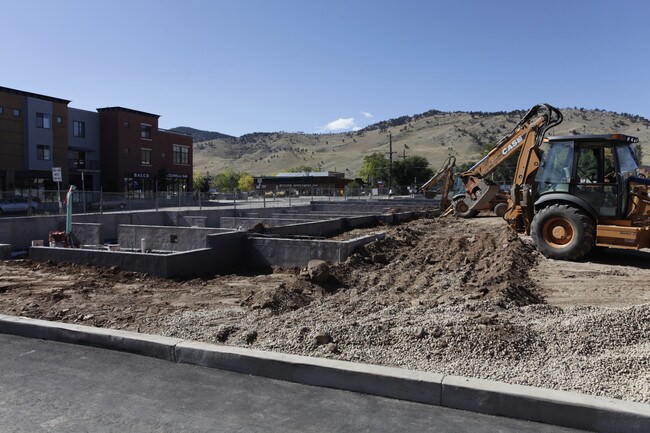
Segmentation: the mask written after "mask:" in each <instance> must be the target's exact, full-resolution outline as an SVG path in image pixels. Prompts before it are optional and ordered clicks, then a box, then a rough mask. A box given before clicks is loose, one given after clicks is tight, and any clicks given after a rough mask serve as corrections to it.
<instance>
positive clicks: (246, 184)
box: [237, 173, 255, 192]
mask: <svg viewBox="0 0 650 433" xmlns="http://www.w3.org/2000/svg"><path fill="white" fill-rule="evenodd" d="M237 188H238V189H239V190H240V191H244V192H249V191H253V190H254V189H255V181H254V180H253V176H251V175H250V174H247V173H244V174H242V175H241V177H240V178H239V181H238V182H237Z"/></svg>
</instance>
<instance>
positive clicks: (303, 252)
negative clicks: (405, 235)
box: [246, 233, 386, 267]
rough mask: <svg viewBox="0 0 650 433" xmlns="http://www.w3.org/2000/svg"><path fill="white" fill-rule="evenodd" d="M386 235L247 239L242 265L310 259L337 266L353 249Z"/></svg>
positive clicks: (291, 263) (284, 263)
mask: <svg viewBox="0 0 650 433" xmlns="http://www.w3.org/2000/svg"><path fill="white" fill-rule="evenodd" d="M385 236H386V235H385V234H384V233H379V234H376V235H371V236H364V237H362V238H357V239H352V240H349V241H327V240H322V241H320V240H302V239H270V238H255V237H253V238H250V239H249V240H248V247H247V250H248V253H247V254H246V264H247V265H249V266H253V267H265V266H300V267H302V266H306V265H307V263H309V261H310V260H312V259H320V260H325V261H328V262H330V263H340V262H342V261H344V260H345V259H347V258H348V257H349V256H350V255H352V253H354V250H355V249H356V248H358V247H359V246H361V245H366V244H369V243H371V242H374V241H376V240H378V239H383V238H384V237H385Z"/></svg>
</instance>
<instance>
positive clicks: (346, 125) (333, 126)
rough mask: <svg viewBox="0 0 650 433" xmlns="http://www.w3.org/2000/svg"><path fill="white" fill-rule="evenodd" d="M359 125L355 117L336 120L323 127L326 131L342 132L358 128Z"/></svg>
mask: <svg viewBox="0 0 650 433" xmlns="http://www.w3.org/2000/svg"><path fill="white" fill-rule="evenodd" d="M356 127H357V124H356V123H354V117H348V118H347V119H336V120H333V121H331V122H330V123H328V124H327V125H325V126H324V127H323V129H324V130H326V131H342V130H345V129H353V128H356Z"/></svg>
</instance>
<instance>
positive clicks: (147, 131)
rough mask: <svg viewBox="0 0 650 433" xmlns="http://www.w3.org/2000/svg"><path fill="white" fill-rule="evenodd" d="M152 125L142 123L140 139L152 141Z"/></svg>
mask: <svg viewBox="0 0 650 433" xmlns="http://www.w3.org/2000/svg"><path fill="white" fill-rule="evenodd" d="M152 129H153V128H151V125H150V124H149V123H140V138H141V139H142V140H148V141H151V132H152Z"/></svg>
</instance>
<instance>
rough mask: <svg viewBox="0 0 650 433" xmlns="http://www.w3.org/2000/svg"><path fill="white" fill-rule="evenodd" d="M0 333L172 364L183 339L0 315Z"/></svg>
mask: <svg viewBox="0 0 650 433" xmlns="http://www.w3.org/2000/svg"><path fill="white" fill-rule="evenodd" d="M0 333H2V334H12V335H19V336H21V337H28V338H40V339H43V340H52V341H60V342H62V343H73V344H83V345H85V346H93V347H101V348H104V349H111V350H119V351H122V352H129V353H135V354H137V355H144V356H151V357H153V358H159V359H165V360H167V361H176V358H175V347H176V345H177V344H178V343H180V342H182V341H183V340H182V339H180V338H171V337H161V336H158V335H150V334H140V333H137V332H129V331H119V330H116V329H105V328H94V327H91V326H83V325H75V324H70V323H60V322H49V321H47V320H38V319H29V318H27V317H15V316H6V315H4V314H0Z"/></svg>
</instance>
